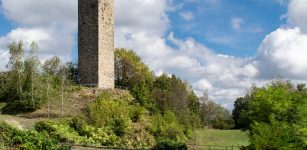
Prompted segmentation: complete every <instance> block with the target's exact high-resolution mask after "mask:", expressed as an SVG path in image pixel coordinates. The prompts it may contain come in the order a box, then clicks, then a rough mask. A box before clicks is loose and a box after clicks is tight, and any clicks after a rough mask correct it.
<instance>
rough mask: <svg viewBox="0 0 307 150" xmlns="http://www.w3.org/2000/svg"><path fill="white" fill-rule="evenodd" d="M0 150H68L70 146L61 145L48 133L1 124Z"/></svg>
mask: <svg viewBox="0 0 307 150" xmlns="http://www.w3.org/2000/svg"><path fill="white" fill-rule="evenodd" d="M0 143H1V144H0V149H15V148H16V149H22V150H41V149H44V150H66V149H69V146H65V145H60V144H59V141H58V140H56V139H54V138H50V137H49V136H48V134H47V133H46V132H42V133H38V132H36V131H27V130H25V131H22V130H18V129H16V128H14V127H12V126H10V125H8V124H6V123H0Z"/></svg>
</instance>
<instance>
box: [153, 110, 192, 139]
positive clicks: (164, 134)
mask: <svg viewBox="0 0 307 150" xmlns="http://www.w3.org/2000/svg"><path fill="white" fill-rule="evenodd" d="M151 130H152V132H153V134H154V135H155V136H156V137H157V139H158V140H160V139H168V140H172V141H175V142H186V141H187V140H188V137H187V134H185V133H188V131H186V128H185V127H184V126H183V125H181V124H179V122H178V119H177V117H176V115H175V114H174V113H172V112H169V111H168V112H165V113H164V115H160V114H159V115H155V116H153V118H152V128H151Z"/></svg>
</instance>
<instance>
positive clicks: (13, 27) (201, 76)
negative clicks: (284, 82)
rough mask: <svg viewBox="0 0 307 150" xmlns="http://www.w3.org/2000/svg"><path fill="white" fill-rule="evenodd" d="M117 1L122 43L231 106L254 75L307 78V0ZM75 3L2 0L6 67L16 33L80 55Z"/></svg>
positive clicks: (256, 79) (1, 46) (43, 54)
mask: <svg viewBox="0 0 307 150" xmlns="http://www.w3.org/2000/svg"><path fill="white" fill-rule="evenodd" d="M114 1H115V2H114V3H115V46H116V47H124V48H128V49H133V50H134V51H135V52H136V53H137V54H138V55H139V56H140V57H141V58H142V60H143V61H144V62H145V63H146V64H147V65H148V66H149V67H150V68H151V69H152V70H153V71H154V72H155V74H156V75H160V74H162V73H167V74H176V75H178V76H179V77H181V78H183V79H185V80H186V81H188V82H189V83H190V85H191V86H192V88H193V90H194V91H195V92H196V93H197V94H198V95H199V96H201V94H202V92H203V91H204V90H208V91H209V95H210V97H211V99H212V100H214V101H216V102H218V103H220V104H222V105H223V106H225V107H227V108H229V109H231V108H232V107H233V101H234V100H235V99H236V98H237V97H239V96H242V95H244V93H245V92H246V90H248V89H249V88H250V86H251V85H252V84H253V83H254V84H256V85H258V86H262V85H265V84H267V83H268V82H270V81H271V80H274V79H276V78H277V77H282V78H283V79H289V80H292V81H293V82H294V83H297V82H300V83H306V81H307V59H306V58H305V57H306V56H307V9H306V8H307V1H306V0H114ZM77 6H78V4H77V0H65V1H64V0H43V1H42V0H22V1H20V0H0V70H1V69H3V66H4V65H5V64H6V62H7V60H8V55H7V52H8V50H7V47H6V46H7V43H9V42H11V41H13V40H16V41H19V40H23V41H24V42H26V43H30V42H31V41H36V42H37V43H38V44H39V46H40V51H39V57H40V58H41V60H42V61H44V60H46V59H48V58H50V57H52V56H54V55H57V56H60V57H61V58H62V59H63V60H64V61H71V60H73V61H76V58H77V24H78V16H77V15H78V10H77ZM50 8H52V9H50ZM26 45H27V44H26ZM1 67H2V68H1Z"/></svg>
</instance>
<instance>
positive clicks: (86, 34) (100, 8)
mask: <svg viewBox="0 0 307 150" xmlns="http://www.w3.org/2000/svg"><path fill="white" fill-rule="evenodd" d="M78 2H79V4H78V9H79V17H78V19H79V25H78V30H79V32H78V34H79V35H78V42H79V45H78V67H79V78H80V82H81V84H83V85H88V86H96V87H98V88H104V89H109V88H111V89H112V88H114V13H113V10H114V0H78Z"/></svg>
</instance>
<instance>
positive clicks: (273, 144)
mask: <svg viewBox="0 0 307 150" xmlns="http://www.w3.org/2000/svg"><path fill="white" fill-rule="evenodd" d="M250 142H251V147H252V148H254V149H257V150H258V149H259V150H260V149H264V150H266V149H297V150H300V149H303V148H302V147H303V141H301V140H300V139H299V137H298V135H297V133H296V128H295V127H294V126H291V125H289V124H288V123H286V122H280V121H276V120H275V118H273V117H271V119H270V124H269V123H257V122H255V123H254V124H253V125H252V127H251V136H250Z"/></svg>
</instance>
